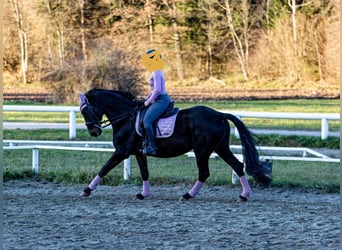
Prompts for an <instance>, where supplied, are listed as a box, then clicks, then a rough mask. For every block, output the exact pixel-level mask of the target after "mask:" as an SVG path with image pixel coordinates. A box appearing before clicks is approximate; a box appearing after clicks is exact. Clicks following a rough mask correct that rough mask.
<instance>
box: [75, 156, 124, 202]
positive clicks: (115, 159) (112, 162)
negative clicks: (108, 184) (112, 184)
mask: <svg viewBox="0 0 342 250" xmlns="http://www.w3.org/2000/svg"><path fill="white" fill-rule="evenodd" d="M128 157H129V155H128V154H127V153H123V152H122V151H120V150H117V151H115V152H114V153H113V154H112V156H111V157H110V158H109V160H108V161H107V162H106V164H105V165H104V166H103V167H102V168H101V170H100V172H99V173H98V174H97V175H96V176H95V178H94V179H93V180H92V181H91V182H90V184H89V185H88V187H86V188H85V189H84V190H83V192H82V193H81V195H82V196H84V197H87V196H89V195H90V194H91V192H92V191H94V190H95V189H96V187H97V185H99V184H100V182H101V180H102V178H103V177H104V176H105V175H106V174H108V172H109V171H110V170H112V169H113V168H115V167H116V166H117V165H118V164H119V163H120V162H122V161H123V160H124V159H126V158H128Z"/></svg>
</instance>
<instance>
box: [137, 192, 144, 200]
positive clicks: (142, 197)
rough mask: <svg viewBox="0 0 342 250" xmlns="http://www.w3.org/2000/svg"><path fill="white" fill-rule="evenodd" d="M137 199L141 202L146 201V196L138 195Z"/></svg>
mask: <svg viewBox="0 0 342 250" xmlns="http://www.w3.org/2000/svg"><path fill="white" fill-rule="evenodd" d="M136 197H137V198H138V199H139V200H143V199H145V196H143V195H142V194H141V193H139V194H137V195H136Z"/></svg>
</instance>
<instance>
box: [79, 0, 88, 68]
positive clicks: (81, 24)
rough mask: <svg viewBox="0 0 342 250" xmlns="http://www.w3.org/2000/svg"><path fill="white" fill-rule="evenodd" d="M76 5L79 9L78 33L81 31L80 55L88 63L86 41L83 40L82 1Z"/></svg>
mask: <svg viewBox="0 0 342 250" xmlns="http://www.w3.org/2000/svg"><path fill="white" fill-rule="evenodd" d="M78 5H79V8H80V22H81V23H80V31H81V44H82V54H83V60H84V62H85V63H86V62H87V61H88V57H87V48H86V39H85V22H84V0H78Z"/></svg>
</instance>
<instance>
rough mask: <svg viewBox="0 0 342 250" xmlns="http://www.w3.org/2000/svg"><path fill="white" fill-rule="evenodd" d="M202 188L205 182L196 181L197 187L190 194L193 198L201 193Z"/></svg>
mask: <svg viewBox="0 0 342 250" xmlns="http://www.w3.org/2000/svg"><path fill="white" fill-rule="evenodd" d="M202 186H203V182H201V181H196V183H195V185H194V186H193V187H192V189H191V190H190V191H189V194H190V195H191V197H195V196H196V195H197V194H198V193H199V191H200V189H201V187H202Z"/></svg>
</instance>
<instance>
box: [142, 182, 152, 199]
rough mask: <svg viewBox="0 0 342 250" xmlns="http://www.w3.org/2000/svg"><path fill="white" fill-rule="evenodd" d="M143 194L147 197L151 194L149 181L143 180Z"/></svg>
mask: <svg viewBox="0 0 342 250" xmlns="http://www.w3.org/2000/svg"><path fill="white" fill-rule="evenodd" d="M141 194H142V195H143V196H144V197H145V198H146V197H148V196H150V183H149V181H143V190H142V192H141Z"/></svg>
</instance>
